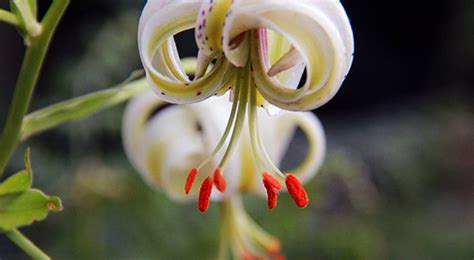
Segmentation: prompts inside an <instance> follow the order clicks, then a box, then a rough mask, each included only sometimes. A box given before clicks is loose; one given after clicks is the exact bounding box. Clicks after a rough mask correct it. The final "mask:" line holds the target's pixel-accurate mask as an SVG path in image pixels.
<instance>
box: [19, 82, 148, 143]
mask: <svg viewBox="0 0 474 260" xmlns="http://www.w3.org/2000/svg"><path fill="white" fill-rule="evenodd" d="M147 90H149V85H148V83H147V82H146V80H145V79H139V80H135V81H131V82H128V83H123V84H120V85H119V86H118V87H115V88H109V89H105V90H101V91H97V92H94V93H91V94H87V95H84V96H80V97H77V98H73V99H70V100H65V101H62V102H60V103H57V104H54V105H51V106H48V107H45V108H42V109H40V110H38V111H35V112H32V113H30V114H28V115H26V116H25V117H24V118H23V125H22V127H21V133H20V140H21V141H24V140H26V139H27V138H29V137H31V136H33V135H35V134H38V133H41V132H43V131H46V130H49V129H52V128H55V127H57V126H59V125H62V124H65V123H68V122H72V121H75V120H78V119H81V118H84V117H87V116H90V115H93V114H95V113H98V112H100V111H102V110H104V109H107V108H110V107H113V106H115V105H118V104H120V103H122V102H125V101H127V100H128V99H130V98H131V97H134V96H135V95H137V94H140V93H143V92H145V91H147Z"/></svg>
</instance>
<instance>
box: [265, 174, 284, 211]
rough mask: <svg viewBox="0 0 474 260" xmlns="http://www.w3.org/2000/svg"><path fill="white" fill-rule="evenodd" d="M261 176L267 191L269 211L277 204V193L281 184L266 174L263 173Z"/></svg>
mask: <svg viewBox="0 0 474 260" xmlns="http://www.w3.org/2000/svg"><path fill="white" fill-rule="evenodd" d="M262 176H263V186H264V187H265V189H266V190H267V205H268V208H269V209H273V208H275V207H276V206H277V203H278V191H279V190H280V189H281V184H280V183H279V182H278V180H277V179H275V177H273V176H272V175H270V174H269V173H267V172H264V173H263V174H262Z"/></svg>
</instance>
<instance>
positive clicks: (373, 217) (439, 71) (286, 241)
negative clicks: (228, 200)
mask: <svg viewBox="0 0 474 260" xmlns="http://www.w3.org/2000/svg"><path fill="white" fill-rule="evenodd" d="M39 2H40V3H39V4H40V7H42V8H43V9H44V8H45V7H46V6H47V5H48V4H49V1H39ZM342 2H343V4H344V6H345V8H346V10H347V12H348V14H349V17H350V19H351V21H352V26H353V30H354V35H355V45H356V52H355V59H354V64H353V66H352V69H351V72H350V73H349V75H348V77H347V79H346V81H345V82H344V85H343V87H342V88H341V90H340V91H339V92H338V94H337V95H336V97H335V98H334V99H332V100H331V101H330V102H329V103H328V104H327V105H325V106H323V107H322V108H320V109H318V110H316V111H314V112H315V113H316V114H317V115H318V116H319V117H320V119H321V121H322V123H323V126H324V127H325V130H326V133H327V140H328V148H329V150H328V155H327V157H326V160H325V164H324V166H323V169H322V170H321V172H320V174H319V175H318V177H316V178H315V179H313V181H311V182H310V183H309V184H308V185H307V187H308V190H309V193H310V194H311V196H312V203H311V204H310V207H309V208H308V209H306V210H298V209H297V208H296V207H294V205H293V204H292V202H291V201H290V199H289V196H282V197H281V202H280V204H279V207H277V208H276V209H275V210H273V211H272V212H269V211H268V210H267V209H266V206H265V202H264V200H262V199H261V198H256V197H254V196H248V197H245V200H246V206H247V209H248V211H249V212H250V215H251V216H252V217H253V218H254V219H255V220H256V221H257V222H258V223H259V224H260V225H262V226H263V227H264V228H265V229H266V230H268V231H269V232H270V233H272V234H274V235H276V236H278V237H279V238H280V239H281V240H282V243H283V248H284V251H285V253H286V255H287V257H288V258H289V259H473V257H474V104H473V100H474V99H473V93H472V92H473V91H472V88H473V83H474V76H473V74H474V66H473V65H474V2H473V1H471V0H433V1H408V0H402V1H369V0H358V1H348V0H344V1H342ZM144 4H145V1H130V0H103V1H92V0H82V1H74V0H72V3H71V6H70V8H69V10H68V11H67V13H66V16H65V18H64V20H63V22H62V24H61V25H60V27H59V30H58V32H57V34H56V36H55V38H54V41H53V43H52V47H51V50H50V52H49V55H48V57H47V60H46V64H45V67H44V70H43V74H42V75H41V78H40V81H39V84H38V87H37V89H36V92H35V96H34V100H33V103H32V107H31V110H32V111H33V110H35V109H38V108H42V107H44V106H47V105H49V104H53V103H55V102H58V101H61V100H64V99H68V98H72V97H76V96H79V95H81V94H85V93H90V92H93V91H97V90H100V89H106V88H108V87H110V86H113V85H114V84H116V83H119V82H121V81H123V80H124V79H125V78H127V77H128V76H129V74H130V72H131V71H133V70H135V69H138V68H140V67H141V66H140V62H139V58H138V51H137V44H136V30H137V22H138V18H139V15H140V10H141V9H142V7H143V5H144ZM6 6H7V1H1V2H0V7H2V8H5V7H6ZM178 45H179V48H180V53H181V55H182V56H183V57H186V56H194V55H195V54H196V51H195V49H194V48H195V46H194V41H193V36H192V33H185V34H182V35H180V36H179V37H178ZM23 52H24V47H23V43H22V40H21V38H20V37H19V36H18V35H17V33H16V31H15V30H14V29H12V28H10V27H7V26H6V25H4V24H0V126H3V123H4V122H5V117H6V114H7V108H8V105H9V101H10V99H11V95H12V92H13V86H14V83H15V80H16V77H17V73H18V70H19V67H20V65H21V59H22V56H23ZM122 111H123V106H119V107H116V108H113V109H110V110H107V111H105V112H102V113H100V114H98V115H95V116H92V117H90V118H87V119H84V120H80V121H78V122H74V123H70V124H67V125H64V126H62V127H59V128H57V129H55V130H53V131H50V132H46V133H44V134H41V135H39V136H36V137H34V138H32V139H31V140H29V141H28V142H27V143H25V144H24V145H22V146H21V147H20V148H19V149H18V152H17V154H16V155H15V156H14V158H13V160H12V162H11V163H10V165H9V167H8V169H7V175H8V174H11V173H14V172H16V171H18V170H19V169H21V168H22V167H23V165H22V154H23V151H24V149H25V148H26V147H27V146H31V147H32V161H33V169H34V171H35V184H34V186H35V187H37V188H39V189H41V190H43V191H45V192H46V193H47V194H54V195H59V196H60V197H61V198H62V199H63V204H64V207H65V209H64V211H63V212H61V213H53V214H50V216H49V217H48V218H47V219H46V220H45V221H42V222H39V223H36V224H34V225H33V226H30V227H26V228H23V229H22V231H23V232H24V233H25V234H26V235H27V236H29V237H30V238H31V240H33V241H34V242H35V243H36V244H37V245H39V246H40V247H41V248H42V249H44V250H45V251H46V252H47V253H49V254H50V255H51V256H52V257H53V258H55V259H213V257H214V256H215V253H216V251H217V244H218V237H219V236H218V222H219V216H218V210H217V207H211V210H210V211H209V212H208V214H205V215H202V214H199V212H198V211H197V210H196V209H195V205H194V204H190V205H182V204H175V203H173V202H171V201H169V200H168V198H166V197H165V196H164V195H163V194H162V193H158V192H156V191H153V190H152V189H150V188H149V187H148V186H146V184H145V183H144V182H143V181H142V179H141V178H140V177H139V175H138V174H136V172H135V171H134V170H133V168H132V167H131V165H130V164H129V163H128V161H127V160H126V158H125V155H124V152H123V149H122V144H121V133H120V127H121V119H122ZM98 122H99V123H98ZM290 150H291V151H293V152H295V153H297V154H298V153H299V154H304V142H301V138H298V134H297V138H296V139H295V141H294V142H293V144H292V146H291V148H290ZM289 160H290V162H289V163H288V164H291V158H290V159H289ZM287 161H288V160H287ZM0 258H1V259H26V256H25V255H24V254H23V253H22V252H21V251H20V250H19V249H17V247H16V246H15V245H14V244H12V243H11V242H10V241H9V240H8V239H6V238H5V237H4V236H0Z"/></svg>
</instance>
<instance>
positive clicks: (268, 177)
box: [262, 172, 281, 190]
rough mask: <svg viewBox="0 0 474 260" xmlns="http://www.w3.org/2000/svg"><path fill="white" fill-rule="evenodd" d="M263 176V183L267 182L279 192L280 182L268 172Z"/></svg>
mask: <svg viewBox="0 0 474 260" xmlns="http://www.w3.org/2000/svg"><path fill="white" fill-rule="evenodd" d="M262 176H263V183H265V182H267V183H268V184H270V185H271V186H272V187H273V188H275V189H277V190H279V189H281V184H280V182H279V181H278V180H277V179H275V177H273V175H271V174H270V173H268V172H264V173H262Z"/></svg>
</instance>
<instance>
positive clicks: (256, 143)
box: [249, 82, 285, 177]
mask: <svg viewBox="0 0 474 260" xmlns="http://www.w3.org/2000/svg"><path fill="white" fill-rule="evenodd" d="M249 85H250V86H251V85H253V82H250V83H249ZM249 100H250V102H249V129H250V143H251V146H252V150H253V152H254V155H255V158H256V162H257V164H258V165H260V166H262V165H264V164H265V166H267V167H269V168H271V169H272V171H273V172H274V173H276V174H278V175H280V176H282V177H285V175H284V174H283V173H282V172H281V171H280V169H278V167H276V165H275V164H274V163H273V162H272V160H271V159H270V156H269V155H268V153H267V150H266V149H265V146H264V145H263V142H262V139H261V138H260V134H259V130H258V120H257V111H256V108H257V90H256V89H255V88H253V87H251V88H250V98H249ZM260 155H263V158H262V157H261V156H260Z"/></svg>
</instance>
